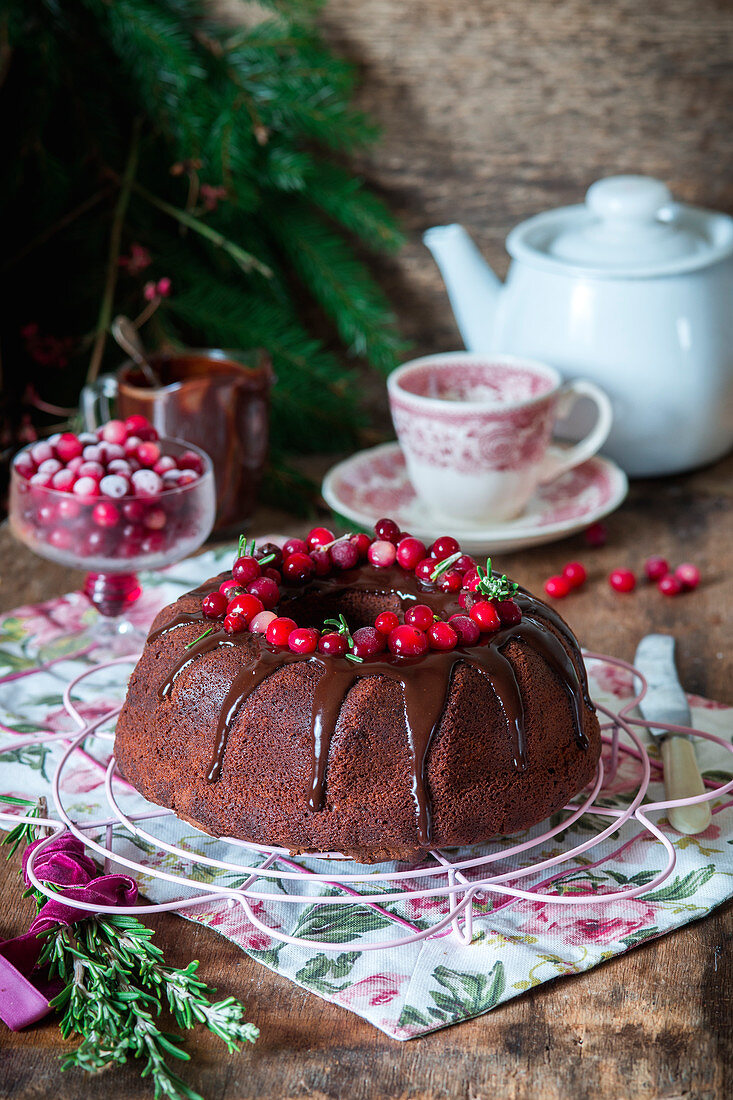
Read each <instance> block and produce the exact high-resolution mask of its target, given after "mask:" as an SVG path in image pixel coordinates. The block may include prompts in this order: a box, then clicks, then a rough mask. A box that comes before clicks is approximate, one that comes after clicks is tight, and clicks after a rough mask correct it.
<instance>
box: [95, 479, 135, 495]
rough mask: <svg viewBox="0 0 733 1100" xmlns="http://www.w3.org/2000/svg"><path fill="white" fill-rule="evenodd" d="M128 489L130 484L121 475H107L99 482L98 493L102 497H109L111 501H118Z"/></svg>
mask: <svg viewBox="0 0 733 1100" xmlns="http://www.w3.org/2000/svg"><path fill="white" fill-rule="evenodd" d="M129 489H130V482H129V481H128V480H127V478H126V477H123V476H122V474H107V475H106V477H103V478H102V480H101V481H100V482H99V491H100V493H101V494H102V496H105V497H111V498H112V500H120V499H121V498H122V497H124V496H126V495H127V493H128V491H129Z"/></svg>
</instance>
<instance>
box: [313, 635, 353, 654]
mask: <svg viewBox="0 0 733 1100" xmlns="http://www.w3.org/2000/svg"><path fill="white" fill-rule="evenodd" d="M348 648H349V646H348V642H347V641H346V638H344V636H343V634H337V633H336V632H335V631H332V632H331V633H330V634H322V635H321V640H320V641H319V643H318V649H319V651H320V652H321V653H326V654H328V656H329V657H343V655H344V654H345V653H346V652H347V650H348Z"/></svg>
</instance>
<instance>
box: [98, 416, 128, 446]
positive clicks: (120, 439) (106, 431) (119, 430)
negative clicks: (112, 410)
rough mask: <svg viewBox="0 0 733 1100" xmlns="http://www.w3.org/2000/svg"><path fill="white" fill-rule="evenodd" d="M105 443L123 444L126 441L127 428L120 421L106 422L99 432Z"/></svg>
mask: <svg viewBox="0 0 733 1100" xmlns="http://www.w3.org/2000/svg"><path fill="white" fill-rule="evenodd" d="M99 434H100V436H101V437H102V439H103V440H104V441H105V443H124V442H125V440H126V439H127V427H126V426H125V424H124V422H123V421H122V420H108V421H107V423H106V424H103V425H102V427H101V428H100V431H99Z"/></svg>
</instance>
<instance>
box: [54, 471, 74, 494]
mask: <svg viewBox="0 0 733 1100" xmlns="http://www.w3.org/2000/svg"><path fill="white" fill-rule="evenodd" d="M75 481H76V474H75V473H74V471H73V470H69V469H68V468H65V469H61V470H59V471H58V472H57V473H55V474H54V475H53V477H52V478H51V488H52V489H58V490H59V491H60V492H62V493H70V492H71V490H72V488H73V485H74V482H75Z"/></svg>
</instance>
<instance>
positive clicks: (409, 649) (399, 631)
mask: <svg viewBox="0 0 733 1100" xmlns="http://www.w3.org/2000/svg"><path fill="white" fill-rule="evenodd" d="M387 645H388V646H389V649H390V652H391V653H394V654H395V656H396V657H421V656H422V655H423V653H425V652H426V651H427V648H428V638H427V635H426V634H424V633H423V631H422V630H418V629H417V627H414V626H408V625H407V624H404V625H403V626H397V627H395V629H394V630H393V631H392V633H391V634H390V636H389V638H388V639H387Z"/></svg>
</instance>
